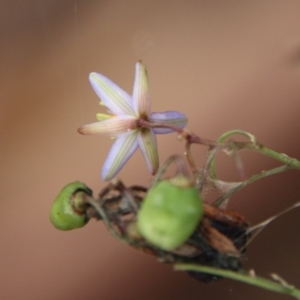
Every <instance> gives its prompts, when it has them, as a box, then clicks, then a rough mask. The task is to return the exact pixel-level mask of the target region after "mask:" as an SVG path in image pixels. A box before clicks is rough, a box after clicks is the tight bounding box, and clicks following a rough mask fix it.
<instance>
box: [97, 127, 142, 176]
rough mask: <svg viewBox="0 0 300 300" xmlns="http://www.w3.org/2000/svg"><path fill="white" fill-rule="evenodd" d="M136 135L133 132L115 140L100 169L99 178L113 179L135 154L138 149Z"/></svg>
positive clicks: (135, 132)
mask: <svg viewBox="0 0 300 300" xmlns="http://www.w3.org/2000/svg"><path fill="white" fill-rule="evenodd" d="M137 135H138V131H133V132H131V133H125V134H124V135H121V136H119V137H118V138H117V139H116V141H115V142H114V143H113V145H112V147H111V149H110V151H109V153H108V156H107V158H106V161H105V163H104V166H103V168H102V173H101V176H102V179H103V180H105V181H107V180H110V179H112V178H113V177H115V176H116V174H117V173H118V172H119V171H120V170H121V168H122V167H123V166H124V165H125V163H126V162H127V160H128V159H129V158H130V157H131V155H132V154H133V153H134V152H135V150H136V149H137V147H138V141H137Z"/></svg>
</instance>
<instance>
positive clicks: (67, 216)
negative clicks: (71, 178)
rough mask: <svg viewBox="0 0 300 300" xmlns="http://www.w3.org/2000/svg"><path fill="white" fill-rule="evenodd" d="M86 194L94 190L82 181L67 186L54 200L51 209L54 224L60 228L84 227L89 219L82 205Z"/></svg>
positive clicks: (51, 218)
mask: <svg viewBox="0 0 300 300" xmlns="http://www.w3.org/2000/svg"><path fill="white" fill-rule="evenodd" d="M86 194H87V195H91V194H92V191H91V190H90V189H89V188H88V187H87V186H86V185H85V184H84V183H82V182H79V181H76V182H72V183H70V184H68V185H67V186H65V187H64V188H63V189H62V190H61V192H60V193H59V194H58V196H57V197H56V199H55V200H54V203H53V205H52V208H51V211H50V220H51V223H52V224H53V226H54V227H56V228H57V229H60V230H71V229H75V228H80V227H83V226H84V225H85V224H86V223H87V222H88V221H89V220H88V218H87V216H86V214H85V208H84V205H82V203H83V201H82V199H83V197H84V195H86ZM81 205H82V206H81Z"/></svg>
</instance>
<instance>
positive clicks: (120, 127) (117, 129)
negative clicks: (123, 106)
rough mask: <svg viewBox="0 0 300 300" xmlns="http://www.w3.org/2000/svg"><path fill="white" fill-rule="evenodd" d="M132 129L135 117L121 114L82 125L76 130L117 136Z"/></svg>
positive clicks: (134, 126)
mask: <svg viewBox="0 0 300 300" xmlns="http://www.w3.org/2000/svg"><path fill="white" fill-rule="evenodd" d="M134 129H136V119H135V118H133V117H130V116H123V115H121V116H116V117H111V118H109V119H107V120H104V121H100V122H96V123H92V124H87V125H83V126H82V127H80V128H79V129H78V132H79V133H81V134H85V135H93V134H106V135H109V136H117V135H119V134H122V133H124V132H128V131H130V130H134Z"/></svg>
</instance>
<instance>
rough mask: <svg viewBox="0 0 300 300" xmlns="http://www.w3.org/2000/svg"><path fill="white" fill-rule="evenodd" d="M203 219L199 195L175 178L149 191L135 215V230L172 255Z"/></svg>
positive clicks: (188, 183) (178, 178)
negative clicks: (136, 226)
mask: <svg viewBox="0 0 300 300" xmlns="http://www.w3.org/2000/svg"><path fill="white" fill-rule="evenodd" d="M202 215H203V204H202V198H201V196H200V194H199V191H198V190H197V189H196V188H195V187H194V186H192V185H191V182H190V181H189V180H188V179H187V178H186V177H184V176H177V177H175V178H173V179H170V180H163V181H161V182H159V183H158V184H157V185H156V186H154V187H153V188H151V189H150V191H149V192H148V194H147V196H146V197H145V199H144V200H143V203H142V207H141V209H140V211H139V213H138V219H137V224H138V230H139V232H140V234H141V235H142V236H143V237H144V238H145V239H146V240H147V241H148V242H150V243H151V244H153V245H155V246H157V247H159V248H161V249H163V250H167V251H171V250H174V249H176V248H178V247H179V246H181V245H182V244H184V243H185V242H186V241H187V240H188V238H189V237H190V236H191V235H192V233H193V232H194V231H195V229H196V227H197V225H198V223H199V221H200V220H201V218H202Z"/></svg>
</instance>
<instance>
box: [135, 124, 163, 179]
mask: <svg viewBox="0 0 300 300" xmlns="http://www.w3.org/2000/svg"><path fill="white" fill-rule="evenodd" d="M138 142H139V147H140V148H141V151H142V153H143V156H144V158H145V161H146V164H147V167H148V170H149V172H150V173H151V174H152V175H154V174H155V173H156V171H157V169H158V166H159V161H158V153H157V143H156V136H155V134H154V133H153V131H152V130H151V129H148V128H143V129H140V130H139V134H138Z"/></svg>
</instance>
